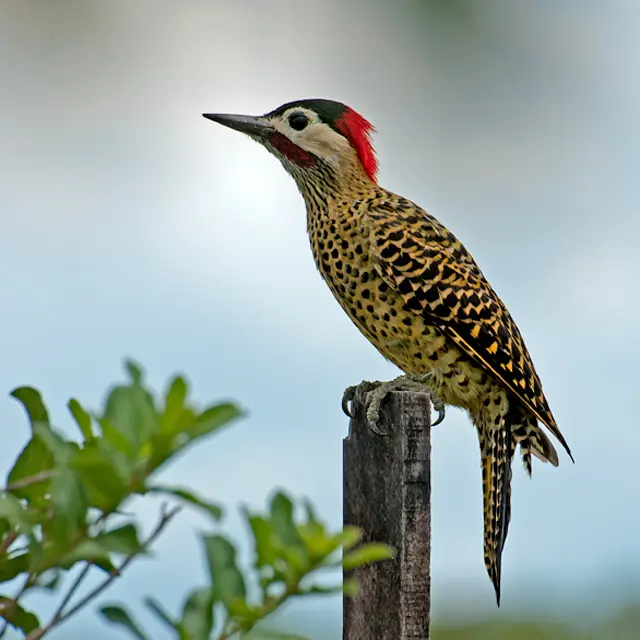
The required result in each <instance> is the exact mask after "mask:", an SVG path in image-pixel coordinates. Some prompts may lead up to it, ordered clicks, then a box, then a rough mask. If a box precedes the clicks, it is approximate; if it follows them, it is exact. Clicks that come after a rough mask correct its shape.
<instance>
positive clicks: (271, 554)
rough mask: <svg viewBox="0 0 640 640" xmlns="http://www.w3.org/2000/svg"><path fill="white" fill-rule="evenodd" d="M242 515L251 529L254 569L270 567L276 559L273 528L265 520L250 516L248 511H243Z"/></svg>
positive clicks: (257, 516)
mask: <svg viewBox="0 0 640 640" xmlns="http://www.w3.org/2000/svg"><path fill="white" fill-rule="evenodd" d="M243 515H244V517H245V519H246V520H247V523H248V524H249V526H250V527H251V532H252V533H253V539H254V542H255V550H256V561H255V566H256V567H259V568H260V567H271V566H273V565H274V564H275V562H276V559H277V557H278V556H277V553H276V549H275V548H274V546H273V526H272V525H271V522H270V521H269V520H267V519H266V518H263V517H262V516H259V515H252V514H251V513H249V511H248V510H246V509H244V510H243Z"/></svg>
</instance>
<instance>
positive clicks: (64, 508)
mask: <svg viewBox="0 0 640 640" xmlns="http://www.w3.org/2000/svg"><path fill="white" fill-rule="evenodd" d="M51 502H52V504H53V523H52V524H53V527H52V530H53V534H54V537H55V539H56V540H58V541H63V540H64V541H66V540H70V539H71V538H72V537H73V535H74V534H75V533H76V532H77V531H78V529H79V528H80V527H81V526H82V525H84V523H85V521H86V516H87V506H88V505H87V503H86V500H85V493H84V489H83V486H82V483H81V482H80V479H79V478H78V477H77V475H76V474H75V473H74V472H73V470H72V469H71V468H70V467H62V466H60V467H57V468H56V469H55V470H54V472H53V478H52V480H51Z"/></svg>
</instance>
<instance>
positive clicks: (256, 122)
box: [202, 113, 275, 138]
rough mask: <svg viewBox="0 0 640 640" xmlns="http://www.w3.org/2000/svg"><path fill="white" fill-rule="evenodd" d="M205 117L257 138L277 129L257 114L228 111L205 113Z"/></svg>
mask: <svg viewBox="0 0 640 640" xmlns="http://www.w3.org/2000/svg"><path fill="white" fill-rule="evenodd" d="M202 115H203V116H204V117H205V118H208V119H209V120H213V121H214V122H218V123H219V124H223V125H224V126H225V127H229V128H230V129H235V130H236V131H240V132H241V133H246V134H248V135H250V136H255V137H257V138H266V137H267V136H268V135H269V134H270V133H273V132H274V131H275V128H274V127H272V126H271V125H270V124H269V123H268V122H266V121H265V120H262V119H261V118H256V117H255V116H238V115H231V114H228V113H203V114H202Z"/></svg>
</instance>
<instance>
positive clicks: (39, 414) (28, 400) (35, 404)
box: [11, 387, 49, 426]
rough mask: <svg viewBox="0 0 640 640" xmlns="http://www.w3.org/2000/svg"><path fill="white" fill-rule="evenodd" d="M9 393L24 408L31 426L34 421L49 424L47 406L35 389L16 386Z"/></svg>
mask: <svg viewBox="0 0 640 640" xmlns="http://www.w3.org/2000/svg"><path fill="white" fill-rule="evenodd" d="M11 395H12V396H13V397H14V398H15V399H16V400H17V401H18V402H19V403H20V404H22V406H23V407H24V408H25V410H26V411H27V416H28V417H29V422H30V423H31V425H32V426H33V425H34V424H35V423H36V422H44V423H45V424H49V413H48V412H47V407H46V406H45V404H44V402H43V401H42V396H41V395H40V392H39V391H38V390H37V389H34V388H33V387H18V388H17V389H14V390H13V391H12V392H11Z"/></svg>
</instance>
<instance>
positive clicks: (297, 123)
mask: <svg viewBox="0 0 640 640" xmlns="http://www.w3.org/2000/svg"><path fill="white" fill-rule="evenodd" d="M308 124H309V118H307V116H305V115H304V113H292V114H291V115H290V116H289V125H290V126H291V128H292V129H295V130H296V131H302V130H303V129H304V128H305V127H306V126H307V125H308Z"/></svg>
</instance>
